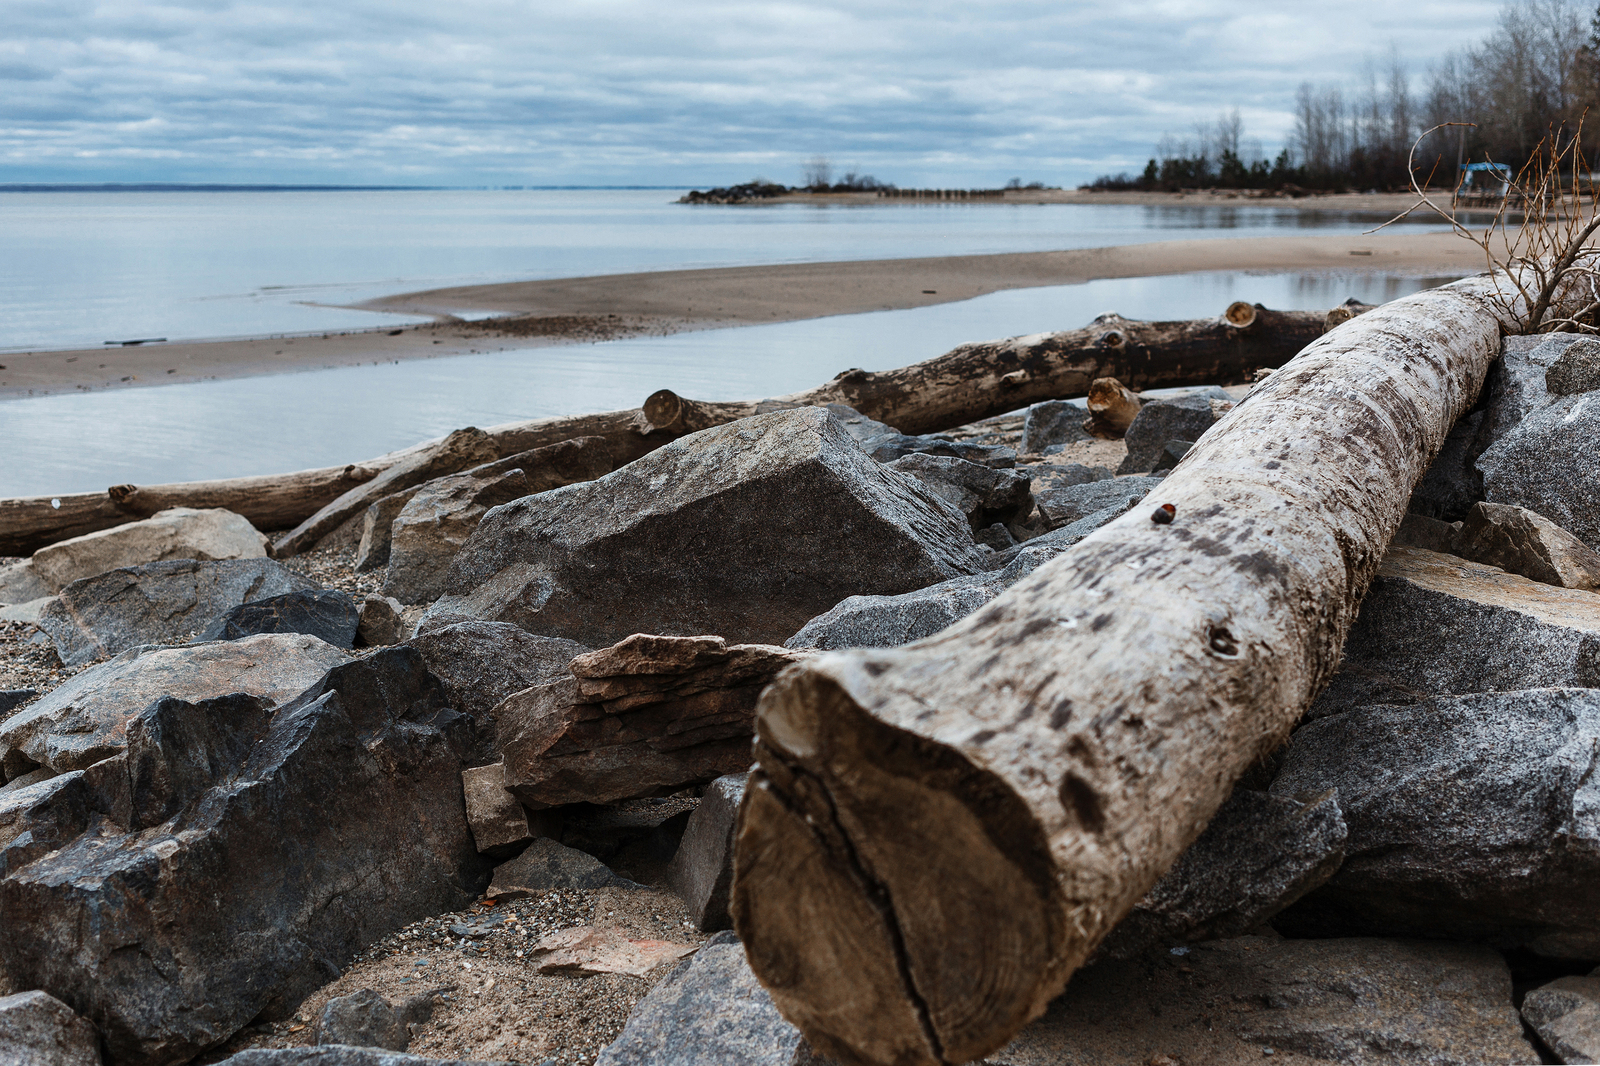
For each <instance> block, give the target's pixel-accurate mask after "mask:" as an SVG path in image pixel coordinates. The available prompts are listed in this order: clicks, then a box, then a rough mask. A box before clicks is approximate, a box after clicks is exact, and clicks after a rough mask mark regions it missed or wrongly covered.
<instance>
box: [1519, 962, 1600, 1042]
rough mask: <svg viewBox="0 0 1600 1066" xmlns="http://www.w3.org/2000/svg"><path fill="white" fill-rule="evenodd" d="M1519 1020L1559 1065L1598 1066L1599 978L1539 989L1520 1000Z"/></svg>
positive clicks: (1566, 979) (1567, 980) (1567, 979)
mask: <svg viewBox="0 0 1600 1066" xmlns="http://www.w3.org/2000/svg"><path fill="white" fill-rule="evenodd" d="M1522 1020H1523V1021H1525V1022H1527V1023H1528V1024H1529V1025H1531V1026H1532V1027H1533V1031H1534V1032H1536V1033H1538V1034H1539V1039H1540V1040H1543V1041H1544V1043H1545V1046H1546V1047H1548V1048H1549V1049H1550V1050H1551V1051H1553V1052H1555V1055H1556V1058H1557V1059H1559V1060H1560V1061H1561V1062H1572V1063H1576V1062H1600V976H1596V975H1595V974H1593V973H1591V974H1590V975H1589V976H1587V977H1558V978H1557V979H1556V980H1554V981H1551V982H1550V983H1549V984H1547V985H1540V986H1539V987H1538V988H1535V989H1533V990H1532V991H1531V992H1529V993H1528V994H1527V995H1525V996H1524V997H1523V998H1522Z"/></svg>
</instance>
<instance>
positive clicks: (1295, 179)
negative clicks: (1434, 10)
mask: <svg viewBox="0 0 1600 1066" xmlns="http://www.w3.org/2000/svg"><path fill="white" fill-rule="evenodd" d="M1584 15H1585V13H1584V12H1582V11H1580V9H1579V8H1578V7H1577V6H1575V5H1574V4H1573V3H1571V0H1511V2H1510V3H1508V4H1507V5H1506V6H1505V7H1504V8H1503V9H1502V10H1501V12H1500V18H1499V22H1498V24H1497V25H1496V27H1495V29H1494V31H1493V32H1491V33H1490V34H1489V36H1488V37H1487V38H1485V39H1484V41H1483V42H1482V43H1481V44H1479V45H1478V46H1477V47H1475V48H1466V49H1463V50H1462V51H1460V52H1455V53H1452V54H1450V55H1447V56H1446V57H1445V58H1444V59H1443V60H1441V61H1440V62H1438V63H1436V64H1435V65H1434V66H1433V67H1432V68H1430V69H1429V71H1428V73H1427V76H1426V78H1425V79H1424V86H1423V89H1422V91H1421V93H1420V94H1419V93H1415V92H1413V91H1412V88H1411V78H1410V76H1409V74H1408V72H1407V71H1406V69H1405V66H1404V64H1402V63H1401V62H1400V60H1399V58H1398V56H1397V55H1393V54H1391V56H1390V58H1389V60H1388V61H1387V62H1386V63H1384V64H1382V65H1381V66H1380V65H1377V64H1371V63H1369V64H1368V65H1367V67H1366V69H1365V70H1364V71H1363V72H1362V74H1361V76H1360V78H1359V79H1358V80H1357V81H1356V83H1355V84H1354V85H1350V86H1314V85H1312V84H1311V83H1309V82H1307V83H1305V84H1302V85H1301V86H1300V89H1299V92H1298V93H1297V94H1296V97H1295V124H1294V131H1293V133H1292V134H1291V136H1290V138H1289V145H1288V147H1286V148H1285V149H1284V150H1283V151H1282V152H1280V153H1279V154H1278V157H1277V158H1276V159H1274V160H1273V161H1272V162H1271V163H1268V162H1267V161H1266V159H1265V158H1264V157H1263V156H1262V153H1261V148H1260V144H1259V142H1257V141H1254V140H1252V139H1248V138H1246V137H1245V136H1244V126H1243V121H1242V120H1241V117H1240V114H1239V111H1238V110H1237V109H1235V110H1234V111H1233V112H1232V113H1231V114H1227V115H1224V116H1223V117H1222V118H1220V119H1219V120H1218V121H1217V122H1215V123H1202V124H1201V125H1199V126H1198V127H1197V128H1196V129H1195V132H1194V135H1193V136H1192V137H1183V138H1176V137H1172V136H1170V135H1169V136H1166V137H1163V138H1162V140H1161V142H1160V144H1158V145H1157V147H1156V154H1155V157H1154V158H1152V159H1151V160H1150V162H1149V163H1148V164H1146V166H1145V168H1144V172H1143V173H1142V174H1139V175H1133V174H1119V175H1107V176H1103V177H1100V178H1097V179H1096V180H1095V181H1093V182H1091V183H1090V184H1089V186H1087V187H1088V188H1094V189H1108V190H1115V189H1149V190H1169V191H1170V190H1175V189H1180V188H1196V187H1213V188H1229V189H1283V188H1288V187H1300V188H1304V189H1318V190H1335V189H1358V190H1361V189H1389V190H1394V189H1403V188H1406V187H1407V186H1408V185H1409V183H1410V175H1409V173H1408V171H1407V157H1408V155H1409V153H1410V152H1411V149H1412V145H1413V144H1415V143H1416V142H1417V138H1418V137H1419V136H1421V135H1422V133H1423V131H1425V130H1428V129H1430V128H1432V127H1435V126H1439V125H1443V124H1445V123H1470V124H1471V125H1470V126H1451V127H1449V128H1446V129H1441V130H1436V131H1435V132H1434V133H1432V134H1429V135H1428V137H1427V138H1426V139H1425V140H1424V141H1423V142H1422V143H1421V144H1420V145H1418V147H1417V152H1416V157H1415V159H1414V161H1413V163H1414V166H1415V169H1416V172H1417V178H1418V181H1419V182H1430V181H1431V184H1433V185H1435V186H1444V187H1450V186H1452V185H1453V184H1454V183H1455V177H1456V173H1457V169H1456V168H1457V165H1458V163H1462V162H1482V161H1485V160H1490V161H1493V162H1496V163H1504V164H1508V165H1509V166H1511V167H1512V168H1513V170H1520V169H1521V168H1522V166H1523V165H1524V164H1526V163H1527V162H1528V160H1529V159H1530V157H1531V156H1532V155H1533V154H1534V152H1535V149H1536V148H1537V146H1538V145H1539V144H1540V142H1541V141H1542V140H1543V139H1545V138H1546V137H1547V136H1553V137H1555V138H1556V140H1557V141H1558V142H1559V143H1560V144H1563V145H1564V144H1569V143H1571V141H1572V139H1573V138H1574V137H1575V136H1576V135H1577V131H1578V129H1579V126H1580V123H1581V122H1582V120H1583V116H1584V114H1585V112H1586V111H1589V110H1591V109H1593V110H1595V111H1596V112H1597V113H1596V114H1595V115H1594V116H1593V117H1592V121H1591V123H1590V128H1588V129H1586V130H1585V131H1584V133H1583V141H1584V148H1585V151H1586V153H1588V154H1589V156H1590V161H1591V163H1592V162H1593V155H1592V152H1593V149H1595V148H1596V147H1600V107H1596V105H1597V104H1600V8H1597V9H1596V10H1595V11H1594V12H1593V13H1592V14H1590V15H1589V17H1588V19H1587V22H1588V25H1587V27H1586V26H1585V21H1586V20H1585V17H1584Z"/></svg>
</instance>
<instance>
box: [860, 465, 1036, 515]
mask: <svg viewBox="0 0 1600 1066" xmlns="http://www.w3.org/2000/svg"><path fill="white" fill-rule="evenodd" d="M886 465H887V466H888V467H889V469H890V470H893V471H895V472H896V473H900V474H907V475H910V476H911V477H914V478H916V479H918V480H919V481H921V482H922V483H923V484H925V485H927V486H928V488H929V489H931V490H932V491H933V492H934V494H935V495H937V496H939V497H940V498H941V499H943V500H944V501H945V502H946V503H948V504H950V505H951V506H952V507H954V508H955V509H956V510H958V511H960V512H961V513H962V514H964V515H966V516H967V521H968V522H969V523H971V525H972V528H973V530H974V531H976V530H981V529H987V528H988V527H989V526H992V525H994V524H995V523H996V522H999V523H1000V524H1002V525H1004V524H1006V523H1008V522H1014V521H1017V520H1019V519H1023V518H1027V517H1028V512H1030V511H1032V510H1033V493H1032V492H1030V491H1029V487H1028V486H1029V478H1028V475H1027V474H1025V473H1023V472H1022V471H1020V470H997V469H995V468H994V467H990V466H980V465H978V464H977V463H969V462H967V461H966V460H965V459H951V458H948V457H946V456H942V455H924V454H922V453H920V452H919V453H916V454H912V455H907V456H905V457H904V458H900V459H896V460H895V461H894V462H892V463H888V464H886Z"/></svg>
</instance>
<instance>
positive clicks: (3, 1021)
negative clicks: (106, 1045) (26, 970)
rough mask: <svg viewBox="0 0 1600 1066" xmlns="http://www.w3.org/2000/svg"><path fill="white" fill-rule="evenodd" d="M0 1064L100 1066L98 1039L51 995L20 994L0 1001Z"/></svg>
mask: <svg viewBox="0 0 1600 1066" xmlns="http://www.w3.org/2000/svg"><path fill="white" fill-rule="evenodd" d="M0 1063H4V1064H5V1066H100V1036H99V1034H98V1033H96V1032H95V1031H94V1026H92V1025H90V1024H89V1023H88V1022H86V1021H84V1020H83V1019H82V1018H80V1017H78V1016H77V1015H76V1014H74V1013H73V1012H72V1008H71V1007H69V1006H67V1005H66V1004H65V1003H63V1002H61V1001H60V1000H59V999H56V998H55V997H54V996H52V995H49V994H48V993H45V992H38V991H34V992H19V993H17V994H16V995H14V996H5V997H4V998H0Z"/></svg>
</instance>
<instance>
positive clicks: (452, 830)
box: [0, 649, 489, 1066]
mask: <svg viewBox="0 0 1600 1066" xmlns="http://www.w3.org/2000/svg"><path fill="white" fill-rule="evenodd" d="M462 728H463V726H462V723H461V720H460V716H458V715H457V714H456V713H455V712H454V711H452V710H450V709H449V708H448V706H447V705H446V700H445V697H444V694H443V692H442V691H441V690H440V689H439V686H438V685H437V683H436V682H435V681H434V680H433V679H432V678H431V676H429V675H428V673H427V670H426V669H425V668H424V667H423V665H422V662H421V659H420V657H418V656H417V655H416V653H415V652H413V651H410V650H409V649H388V650H385V651H381V652H377V653H374V654H373V655H371V656H369V657H367V658H365V659H361V660H357V661H354V662H351V663H348V664H346V665H344V666H341V667H338V668H336V669H334V670H332V671H330V672H329V673H328V675H327V676H326V677H325V678H324V679H323V681H322V682H320V683H319V684H317V685H315V686H313V687H312V688H311V689H310V690H309V691H308V692H306V693H305V694H303V695H302V697H301V698H299V699H298V700H296V701H294V702H293V703H291V704H289V705H287V706H285V707H282V708H279V709H278V710H277V711H276V712H275V713H273V712H271V711H270V710H269V709H268V707H267V706H266V704H265V703H264V702H263V701H260V700H257V699H254V698H252V697H248V696H242V695H232V696H224V697H221V698H219V699H215V700H209V701H204V702H200V703H185V702H183V701H181V700H175V699H164V700H162V701H160V702H158V703H156V704H155V705H154V706H152V707H150V708H149V709H148V710H146V711H144V712H143V713H141V714H140V715H139V716H138V717H137V718H135V719H134V721H133V722H132V723H131V724H130V725H129V727H128V744H127V750H126V752H125V753H124V754H122V755H120V756H117V757H115V758H113V759H108V760H105V761H103V762H101V763H98V764H96V765H95V766H94V767H91V768H90V769H89V770H87V771H79V772H75V773H74V774H73V775H62V776H63V777H65V778H68V780H67V781H66V782H63V783H61V784H57V782H59V781H61V779H60V778H57V779H52V780H51V781H49V782H45V783H44V784H43V785H36V786H34V788H36V789H48V788H49V786H52V785H55V786H56V787H55V788H54V789H53V790H51V791H50V796H49V799H50V800H51V801H52V802H55V803H57V804H58V805H60V806H62V807H63V808H65V807H66V806H68V804H67V802H66V801H67V797H66V796H64V795H63V793H64V792H66V791H67V790H68V789H71V790H73V791H75V792H76V793H77V794H78V801H79V806H80V807H81V808H82V810H83V812H84V814H83V818H82V822H81V824H80V825H79V826H78V827H77V828H78V834H79V835H77V836H76V837H75V838H72V839H70V840H69V841H68V842H67V843H66V844H65V846H60V847H55V848H52V849H50V850H48V852H47V853H46V854H43V855H38V856H36V857H31V859H30V857H29V856H28V855H27V854H21V855H18V853H19V852H27V851H28V850H29V849H30V848H33V845H31V844H30V843H29V842H28V841H26V840H24V838H23V837H22V836H20V835H19V836H18V837H16V838H14V839H13V840H11V841H10V843H9V844H7V845H5V847H4V848H3V849H0V861H4V862H5V863H6V875H5V876H4V878H3V879H0V909H3V912H4V913H5V916H6V935H5V937H3V938H0V971H3V973H4V975H5V978H6V979H7V980H9V981H12V982H14V983H16V984H21V985H23V986H24V987H33V988H40V989H43V990H45V991H48V992H50V993H51V994H52V995H55V996H58V997H59V998H61V999H63V1000H66V1001H70V1002H72V1003H74V1004H75V1005H77V1007H78V1008H79V1010H80V1011H81V1013H83V1014H84V1016H85V1017H87V1018H89V1019H90V1020H91V1021H92V1022H94V1023H95V1025H96V1026H97V1027H98V1028H99V1030H100V1032H101V1035H102V1036H103V1037H104V1039H105V1043H106V1048H107V1050H108V1052H109V1053H110V1055H111V1057H112V1058H113V1059H114V1060H115V1061H117V1062H124V1063H130V1064H151V1066H154V1064H164V1063H177V1062H184V1061H187V1060H188V1059H190V1058H192V1057H193V1056H195V1055H197V1054H199V1053H200V1052H201V1051H203V1050H205V1049H206V1048H208V1047H211V1046H212V1045H214V1044H217V1043H219V1042H221V1041H223V1040H225V1039H227V1038H228V1037H230V1036H232V1035H233V1034H234V1033H235V1032H237V1031H238V1030H239V1029H240V1027H242V1026H244V1025H245V1024H246V1023H248V1022H250V1021H251V1020H252V1019H255V1018H257V1017H262V1018H265V1019H269V1020H273V1019H281V1018H284V1017H287V1016H288V1014H289V1013H290V1012H291V1011H292V1010H293V1009H294V1008H295V1007H296V1006H297V1005H298V1004H299V1002H300V1001H301V1000H302V999H303V998H304V997H305V996H306V995H307V994H308V993H310V992H311V991H313V990H314V989H316V988H318V987H319V986H321V985H323V984H325V983H327V982H328V981H329V980H331V979H332V978H333V977H334V976H337V974H338V972H339V970H340V968H341V967H343V966H344V965H345V964H346V963H347V962H348V961H349V960H350V959H351V958H352V957H353V956H354V955H355V954H356V952H358V951H360V950H361V949H363V948H365V947H366V946H368V945H369V944H371V943H373V942H374V941H376V940H378V939H379V938H381V937H382V936H384V935H386V934H387V933H389V932H392V931H393V930H395V929H397V928H400V927H401V926H403V925H405V924H407V923H408V922H411V921H415V920H416V919H418V918H422V917H426V916H428V915H433V914H439V913H442V912H445V911H451V910H456V909H460V908H462V907H465V906H467V905H468V904H470V903H471V902H472V900H473V899H475V898H477V894H478V893H479V892H480V891H481V890H482V888H483V887H484V885H485V884H486V882H487V879H488V872H489V869H488V864H487V863H486V862H484V861H483V860H482V859H480V858H479V857H478V855H477V852H476V849H474V847H473V845H472V838H471V835H470V833H469V832H468V830H467V822H466V813H465V811H464V810H463V808H462V799H461V787H460V762H459V758H458V755H457V745H456V743H455V741H454V740H453V739H452V738H453V737H454V736H456V735H458V734H459V733H460V732H461V730H462ZM41 802H43V799H41ZM35 850H37V849H35ZM13 859H18V860H19V861H12V860H13ZM21 860H27V861H21ZM64 930H72V932H71V933H70V934H66V933H64V932H63V931H64ZM64 936H70V938H71V943H72V948H73V949H72V950H71V951H64V950H62V944H63V942H64V941H63V937H64Z"/></svg>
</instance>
